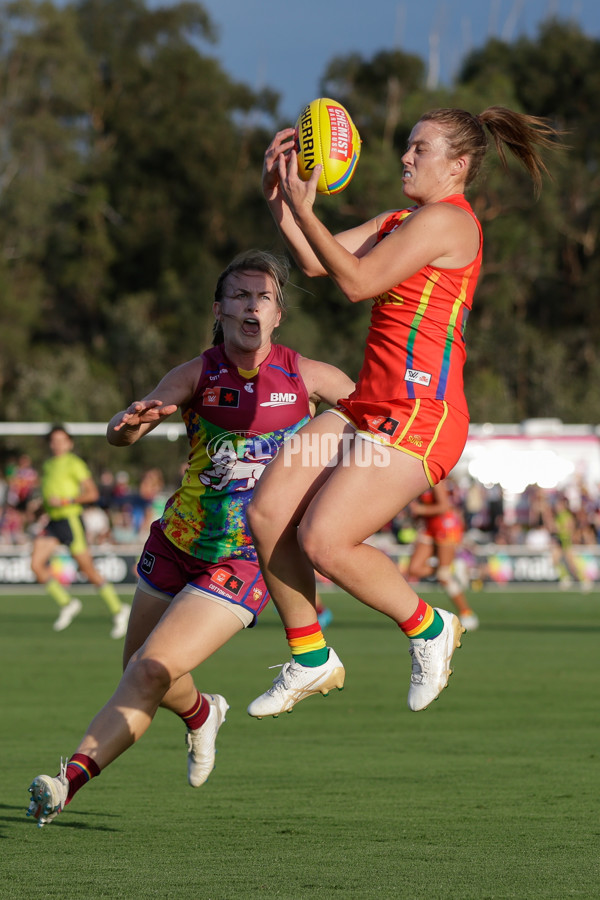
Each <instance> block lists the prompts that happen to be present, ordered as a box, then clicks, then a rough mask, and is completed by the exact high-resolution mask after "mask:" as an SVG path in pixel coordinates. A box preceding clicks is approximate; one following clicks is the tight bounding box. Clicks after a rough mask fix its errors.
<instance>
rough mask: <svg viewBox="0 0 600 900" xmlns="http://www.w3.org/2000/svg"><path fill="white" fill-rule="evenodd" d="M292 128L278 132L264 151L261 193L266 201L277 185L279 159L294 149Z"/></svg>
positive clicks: (270, 197)
mask: <svg viewBox="0 0 600 900" xmlns="http://www.w3.org/2000/svg"><path fill="white" fill-rule="evenodd" d="M295 133H296V131H295V129H294V128H284V129H283V131H278V132H277V134H276V135H275V137H274V138H273V140H272V141H271V143H270V144H269V146H268V147H267V149H266V151H265V158H264V163H263V192H264V195H265V197H266V198H267V200H269V199H272V197H273V195H274V192H275V190H276V188H277V185H278V184H279V159H280V157H281V156H282V155H285V154H286V153H289V152H290V150H292V149H293V147H294V140H295V138H294V136H295Z"/></svg>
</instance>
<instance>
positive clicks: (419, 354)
mask: <svg viewBox="0 0 600 900" xmlns="http://www.w3.org/2000/svg"><path fill="white" fill-rule="evenodd" d="M440 202H441V203H452V204H453V205H455V206H458V207H460V208H461V209H464V210H466V211H467V212H468V213H469V214H470V215H471V216H472V217H473V219H474V220H475V222H476V224H477V227H478V229H479V233H480V236H481V235H482V232H481V226H480V224H479V221H478V219H477V217H476V216H475V213H474V212H473V210H472V209H471V206H470V204H469V203H468V201H467V200H466V199H465V198H464V196H463V195H462V194H453V195H452V196H450V197H446V198H445V199H444V200H441V201H440ZM415 210H416V207H412V208H411V209H404V210H399V211H397V212H394V213H392V214H391V215H389V216H388V217H387V218H386V220H385V221H384V223H383V225H382V227H381V229H380V231H379V235H378V241H380V240H383V239H384V238H385V237H387V235H389V234H391V233H392V232H393V231H395V230H396V229H397V228H401V227H402V223H403V222H404V221H405V220H406V219H407V218H408V216H410V215H411V213H413V212H414V211H415ZM481 257H482V238H481V240H480V245H479V252H478V254H477V256H476V257H475V259H474V260H473V262H472V263H470V264H469V265H468V266H463V267H462V268H458V269H442V268H436V267H434V266H425V267H424V268H422V269H421V270H420V271H418V272H417V273H416V274H414V275H412V276H411V277H410V278H407V279H406V281H404V282H402V284H399V285H396V286H395V287H393V288H391V289H390V290H389V291H386V292H385V293H383V294H381V295H380V296H378V297H375V298H374V303H373V310H372V314H371V325H370V328H369V334H368V337H367V346H366V351H365V359H364V363H363V367H362V369H361V372H360V375H359V378H358V383H357V387H356V390H355V392H354V393H353V394H352V395H351V397H350V399H351V400H365V401H384V400H390V401H391V400H401V399H409V400H412V399H418V398H422V397H428V398H430V399H435V400H446V401H447V402H448V403H450V404H451V405H452V406H453V407H454V408H455V409H458V410H459V411H461V412H463V413H464V414H465V415H468V409H467V403H466V400H465V396H464V388H463V367H464V363H465V360H466V349H465V342H464V332H465V326H466V322H467V318H468V315H469V311H470V309H471V307H472V304H473V294H474V292H475V286H476V284H477V278H478V276H479V270H480V268H481Z"/></svg>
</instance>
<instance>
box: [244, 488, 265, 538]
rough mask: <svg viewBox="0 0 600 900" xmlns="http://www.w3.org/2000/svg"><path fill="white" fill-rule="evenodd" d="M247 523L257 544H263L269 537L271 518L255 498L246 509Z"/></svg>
mask: <svg viewBox="0 0 600 900" xmlns="http://www.w3.org/2000/svg"><path fill="white" fill-rule="evenodd" d="M246 522H247V523H248V528H249V529H250V534H251V535H252V540H253V541H254V543H255V544H259V543H261V542H262V541H263V540H264V539H265V538H266V535H267V528H268V526H269V517H268V515H267V510H266V509H264V507H263V505H262V504H261V502H260V500H258V499H257V498H255V497H254V498H253V499H252V500H251V501H250V503H249V504H248V506H247V507H246Z"/></svg>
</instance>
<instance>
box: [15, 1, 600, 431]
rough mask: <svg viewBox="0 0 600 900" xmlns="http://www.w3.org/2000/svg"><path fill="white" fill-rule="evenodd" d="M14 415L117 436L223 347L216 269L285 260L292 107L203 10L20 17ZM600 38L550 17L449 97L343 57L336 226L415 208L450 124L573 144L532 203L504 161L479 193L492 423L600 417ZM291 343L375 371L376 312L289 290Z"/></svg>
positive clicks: (484, 415)
mask: <svg viewBox="0 0 600 900" xmlns="http://www.w3.org/2000/svg"><path fill="white" fill-rule="evenodd" d="M0 15H1V18H0V123H1V128H2V131H1V134H2V138H1V140H0V248H1V251H2V252H1V253H0V291H1V296H2V304H1V308H0V402H1V403H2V409H3V415H4V417H5V418H7V419H9V420H10V419H15V420H23V419H25V420H27V419H43V420H51V419H56V418H66V419H71V420H76V419H83V420H85V419H99V420H103V419H108V418H109V417H110V416H111V415H112V414H113V413H114V412H115V410H116V409H118V408H119V407H121V406H123V405H125V404H126V403H129V402H130V401H131V399H133V398H137V397H140V396H143V395H144V394H145V393H147V392H148V391H149V390H150V389H151V388H152V387H153V386H154V384H155V383H156V382H157V381H158V379H159V378H160V377H161V376H162V375H163V374H164V372H165V371H166V370H167V369H169V368H171V367H172V366H173V365H175V364H177V363H179V362H181V361H182V360H184V359H187V358H190V357H191V356H194V355H196V354H197V353H198V352H200V351H201V350H202V349H203V348H204V347H205V346H206V345H207V344H208V343H209V341H210V333H211V323H212V310H211V303H212V292H213V287H214V283H215V280H216V277H217V275H218V273H219V272H220V271H221V269H222V267H223V266H224V265H225V264H226V263H227V262H228V261H229V260H230V258H231V257H232V256H233V255H234V254H235V253H236V252H238V251H239V250H242V249H246V248H248V247H249V246H262V247H264V248H266V249H271V250H276V251H279V252H281V251H282V250H283V246H282V243H281V241H280V238H279V236H278V235H277V232H276V229H275V226H274V224H273V222H272V220H271V218H270V215H269V213H268V210H267V208H266V205H265V203H264V201H263V199H262V195H261V190H260V171H261V166H262V156H263V152H264V149H265V147H266V145H267V143H268V141H269V139H270V136H271V135H272V133H273V132H274V131H275V130H276V129H277V128H278V127H280V125H282V124H289V123H282V122H281V121H280V120H279V114H278V97H277V94H276V92H275V91H274V90H272V89H266V90H264V91H262V92H261V93H256V92H254V91H252V90H250V88H248V87H247V86H246V85H244V84H238V83H234V82H232V80H231V79H230V78H229V77H228V76H227V75H226V74H225V73H224V71H223V70H222V69H221V68H220V66H219V64H218V63H217V62H216V61H215V59H214V58H213V56H212V50H213V46H214V41H215V40H217V39H218V37H217V36H216V35H215V32H214V28H213V26H212V23H211V21H210V19H209V18H208V16H207V13H206V11H205V9H204V7H203V6H202V4H201V3H193V2H181V3H179V4H176V5H173V6H168V7H165V8H162V9H161V8H155V9H152V10H150V9H149V8H147V6H146V4H145V3H144V2H141V0H81V2H74V3H71V4H70V5H66V6H61V7H57V6H55V5H54V4H53V3H51V2H44V3H36V2H30V0H16V2H9V3H5V4H2V11H1V14H0ZM599 88H600V42H599V41H598V40H595V39H593V38H590V37H587V36H586V35H584V34H582V33H581V32H580V31H579V30H578V28H576V27H575V26H573V25H571V24H569V23H566V22H561V21H557V20H548V21H547V22H546V23H545V24H544V26H543V27H542V28H541V29H540V32H539V35H538V36H537V37H536V38H521V39H519V40H518V41H516V42H514V43H513V44H506V43H503V42H501V41H498V40H491V41H489V42H488V43H487V44H486V45H485V46H484V47H481V48H479V49H477V50H476V51H475V52H473V53H472V54H471V55H470V56H469V57H468V58H467V59H465V60H464V64H463V67H462V70H461V72H460V75H459V77H458V79H457V81H456V83H455V84H454V85H452V86H450V87H448V88H443V89H437V90H435V91H432V90H430V89H429V88H428V87H427V84H426V78H425V65H424V63H423V61H422V60H420V59H419V58H418V57H415V56H412V55H409V54H406V53H404V52H402V51H401V50H395V51H382V52H380V53H377V54H376V55H375V56H374V57H373V58H372V59H365V58H363V57H361V56H360V55H358V54H352V55H349V56H347V57H338V58H335V59H332V61H331V62H330V63H329V65H328V66H327V68H326V70H325V72H324V73H323V78H322V81H321V87H320V90H321V91H322V93H323V94H325V95H333V96H335V97H336V98H337V99H340V100H341V101H342V102H344V103H345V104H346V105H347V106H348V108H349V110H350V112H351V113H352V115H353V117H354V118H355V120H356V122H357V124H358V127H359V130H360V132H361V135H362V138H363V146H362V156H361V161H360V164H359V166H358V169H357V173H356V176H355V178H354V181H353V182H352V184H351V185H350V187H349V188H348V189H347V190H346V191H345V192H344V193H343V194H341V195H339V196H337V197H334V198H318V201H317V203H318V208H319V214H320V215H321V216H322V217H323V219H324V221H325V223H326V224H327V225H328V227H330V228H331V229H332V230H333V231H334V232H336V231H341V230H344V229H346V228H348V227H351V226H352V225H354V224H356V223H358V222H361V221H364V220H365V219H367V218H370V217H371V216H374V215H376V214H377V213H380V212H381V211H382V210H385V209H391V208H397V207H399V206H402V205H403V203H404V202H405V200H404V197H403V194H402V186H401V163H400V156H401V154H402V149H403V147H404V146H405V144H406V140H407V138H408V134H409V132H410V128H411V127H412V125H413V124H414V122H415V121H416V120H417V119H418V118H419V116H420V114H421V113H422V112H423V111H424V110H425V109H429V108H431V107H434V106H455V105H456V106H463V107H465V108H467V109H470V110H471V111H473V112H479V111H481V110H483V109H484V108H485V107H486V106H490V105H493V104H501V105H502V104H504V105H508V106H512V107H514V108H516V109H521V110H523V111H525V112H528V113H531V114H535V115H543V116H547V117H548V118H549V119H550V120H551V121H552V123H553V124H555V125H556V126H557V127H558V128H561V129H563V130H564V131H565V132H567V133H566V134H565V137H564V141H565V143H566V144H567V145H568V147H567V148H566V149H564V150H562V151H561V152H559V153H554V154H548V155H547V162H548V166H549V168H550V170H551V174H552V176H553V180H550V179H547V180H546V183H545V186H544V190H543V192H542V195H541V198H540V200H539V201H537V202H535V201H534V198H533V192H532V189H531V184H530V182H529V179H528V177H527V176H526V175H525V174H524V173H522V172H521V171H520V170H519V169H518V168H517V167H515V166H512V167H511V173H510V175H507V174H505V173H504V172H502V170H501V168H500V166H499V164H498V161H497V159H496V157H495V153H494V152H493V151H492V152H490V154H489V158H488V163H487V166H486V170H485V172H484V175H483V177H482V178H481V180H480V181H479V183H477V184H476V185H474V186H473V189H472V190H471V193H470V196H471V199H472V202H473V203H474V205H475V208H476V210H477V213H478V215H479V216H480V218H481V220H482V223H483V226H484V232H485V242H486V244H485V255H484V270H483V275H482V278H481V281H480V285H479V288H478V291H477V294H476V298H475V307H474V310H473V313H472V316H471V318H470V321H469V325H468V331H467V346H468V350H469V359H468V363H467V370H466V386H467V393H468V398H469V403H470V408H471V415H472V418H473V419H474V420H478V421H482V420H489V421H496V422H497V421H507V420H520V419H522V418H527V417H531V416H558V417H560V418H562V419H563V420H565V421H567V422H573V421H579V420H581V421H595V420H600V393H599V392H598V391H597V390H595V384H596V383H597V378H596V375H597V370H598V362H597V351H596V348H597V346H598V344H599V342H600V308H599V306H598V304H597V303H596V302H595V297H596V289H597V285H598V283H599V282H600V254H598V252H597V242H598V238H597V235H598V231H599V228H600V165H599V162H600V113H599V112H598V104H597V97H598V91H599ZM292 281H293V283H294V284H295V285H297V288H295V287H293V288H291V290H290V315H289V316H288V319H287V321H286V322H285V323H284V325H283V326H282V329H281V333H280V339H281V340H284V341H286V342H288V343H290V344H293V345H294V346H296V347H298V349H299V350H301V352H303V353H305V354H306V355H312V356H315V357H321V358H323V359H326V360H328V361H330V362H333V363H336V364H338V365H340V366H342V367H343V368H345V369H346V370H347V371H348V372H349V373H350V374H351V375H353V376H356V375H357V373H358V371H359V369H360V364H361V359H362V353H363V346H364V338H365V332H366V328H367V326H368V320H369V315H370V309H369V304H368V303H362V304H358V305H350V304H348V303H347V301H346V300H345V298H344V297H343V296H342V295H341V294H340V292H339V291H338V290H337V289H336V288H335V287H334V286H333V285H332V284H331V283H330V282H329V281H328V280H327V279H320V280H313V281H309V280H308V279H305V278H303V277H302V276H301V275H299V274H298V273H297V272H294V271H293V273H292Z"/></svg>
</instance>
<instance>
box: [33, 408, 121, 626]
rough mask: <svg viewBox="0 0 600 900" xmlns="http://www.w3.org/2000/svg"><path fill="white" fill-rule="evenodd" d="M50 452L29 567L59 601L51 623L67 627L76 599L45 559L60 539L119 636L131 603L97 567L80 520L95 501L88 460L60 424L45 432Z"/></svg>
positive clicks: (78, 609) (77, 608) (75, 612)
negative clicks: (42, 518)
mask: <svg viewBox="0 0 600 900" xmlns="http://www.w3.org/2000/svg"><path fill="white" fill-rule="evenodd" d="M48 444H49V447H50V453H51V456H50V458H49V459H48V460H46V462H45V463H44V466H43V468H42V478H41V490H42V500H43V503H44V510H45V512H46V515H47V523H46V524H45V526H44V527H43V529H42V530H41V531H40V533H39V534H38V535H37V536H36V537H35V539H34V542H33V550H32V556H31V568H32V571H33V573H34V575H35V577H36V579H37V581H38V582H39V583H40V584H44V585H45V586H46V590H47V592H48V593H49V594H50V596H51V597H52V599H53V600H54V601H55V602H56V603H57V604H58V606H59V607H60V614H59V616H58V618H57V620H56V621H55V623H54V626H53V627H54V630H55V631H64V629H65V628H68V627H69V625H70V624H71V622H72V621H73V619H74V618H75V616H77V615H78V614H79V613H80V612H81V600H79V599H78V598H77V597H71V595H70V594H69V592H68V591H67V590H66V588H65V587H63V585H61V584H60V583H59V582H58V581H57V579H56V578H55V577H54V576H53V573H52V568H51V566H50V560H51V559H52V556H53V555H54V553H55V552H56V551H57V550H58V548H59V547H60V546H61V545H64V546H65V547H68V549H69V552H70V554H71V556H72V557H73V559H74V560H75V563H76V564H77V567H78V569H79V571H80V572H81V573H82V574H83V575H85V577H86V578H87V579H88V581H90V582H91V583H92V584H94V585H96V587H97V588H98V593H99V594H100V596H101V597H102V599H103V600H104V602H105V603H106V605H107V607H108V609H109V611H110V613H111V615H112V619H113V627H112V630H111V633H110V636H111V637H112V638H122V637H123V636H124V635H125V632H126V631H127V622H128V621H129V612H130V609H131V607H130V606H129V605H128V604H126V603H121V601H120V599H119V597H118V596H117V593H116V591H115V589H114V587H113V586H112V584H110V583H109V582H108V581H106V580H105V579H104V578H103V577H102V575H101V574H100V572H99V571H98V570H97V569H96V567H95V565H94V561H93V558H92V555H91V553H90V550H89V547H88V544H87V539H86V534H85V527H84V524H83V520H82V513H83V508H84V506H85V505H87V504H90V503H96V502H97V501H98V488H97V487H96V485H95V483H94V481H93V479H92V475H91V472H90V470H89V468H88V466H87V464H86V463H85V462H84V461H83V460H82V459H80V457H78V456H76V455H75V454H74V453H73V441H72V439H71V436H70V435H69V433H68V432H67V431H66V430H65V429H64V428H63V427H62V426H60V425H55V426H54V427H53V428H52V429H51V430H50V433H49V434H48Z"/></svg>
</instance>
